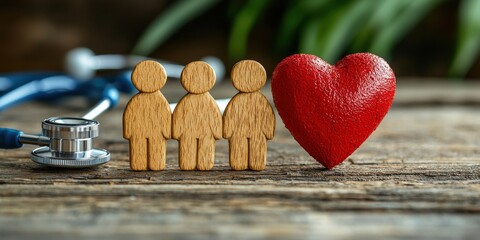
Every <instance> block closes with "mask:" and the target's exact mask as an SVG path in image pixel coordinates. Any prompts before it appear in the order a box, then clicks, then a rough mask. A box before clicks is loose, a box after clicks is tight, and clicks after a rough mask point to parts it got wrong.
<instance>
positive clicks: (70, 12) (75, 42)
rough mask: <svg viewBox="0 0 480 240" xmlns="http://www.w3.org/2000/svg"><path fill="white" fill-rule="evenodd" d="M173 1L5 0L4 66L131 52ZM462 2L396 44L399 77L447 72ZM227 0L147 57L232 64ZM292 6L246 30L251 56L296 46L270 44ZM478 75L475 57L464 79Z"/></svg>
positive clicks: (0, 9)
mask: <svg viewBox="0 0 480 240" xmlns="http://www.w3.org/2000/svg"><path fill="white" fill-rule="evenodd" d="M171 4H172V3H171V2H169V1H154V0H142V1H138V0H137V1H134V0H124V1H114V0H102V1H93V0H89V1H78V0H77V1H63V0H44V1H34V0H22V1H15V0H8V1H1V2H0V72H1V73H4V72H13V71H29V70H55V71H61V70H62V69H63V67H62V66H63V63H62V61H63V57H64V55H65V53H66V52H67V51H68V50H70V49H72V48H75V47H79V46H84V47H88V48H91V49H92V50H93V51H94V52H95V53H97V54H110V53H121V54H128V53H130V52H131V51H132V48H133V46H134V45H135V43H136V42H137V40H138V39H139V37H140V36H141V34H142V33H143V31H144V30H145V29H146V27H147V26H148V25H149V23H150V22H151V21H152V20H153V19H155V17H156V16H158V15H159V14H161V13H162V11H165V9H167V8H168V7H169V6H170V5H171ZM458 5H459V2H458V1H446V2H445V3H443V4H441V5H439V6H438V7H436V8H435V9H434V10H433V11H431V12H430V13H429V14H428V15H427V17H425V18H424V19H423V20H421V21H420V22H419V23H418V24H417V25H416V26H415V28H414V29H413V30H412V31H410V32H409V33H408V34H407V36H406V37H404V38H403V39H401V41H400V42H399V44H397V45H396V47H395V49H394V51H393V54H392V58H391V59H387V60H388V61H389V62H390V63H391V65H392V68H393V69H394V70H395V72H396V74H397V75H398V76H400V77H402V76H403V77H406V76H415V77H425V78H445V79H446V78H447V76H448V74H447V73H448V67H449V65H450V64H451V62H452V58H453V54H454V50H455V49H454V48H455V41H456V37H457V31H458V29H457V28H458V27H457V21H458V20H457V19H458ZM231 7H232V5H231V3H230V2H226V1H224V2H221V3H219V4H217V5H215V7H213V8H212V9H209V10H208V11H207V12H206V13H204V14H202V15H201V16H200V17H198V18H195V20H193V21H190V22H188V23H187V24H186V25H185V26H183V27H181V28H180V30H178V31H177V32H175V33H174V34H173V35H172V36H170V37H169V38H168V40H167V41H166V42H164V43H163V44H162V45H161V46H160V47H159V48H157V49H156V50H155V51H154V53H153V54H151V55H150V56H152V57H156V58H162V59H166V60H170V61H175V62H178V63H188V62H189V61H193V60H198V59H200V58H201V57H204V56H207V55H215V56H218V57H220V58H221V59H223V60H224V61H225V62H226V63H227V68H228V69H229V68H230V67H231V66H232V64H233V63H234V61H233V60H230V59H229V57H228V53H227V48H228V37H229V33H230V29H231V25H232V16H231V15H229V8H231ZM287 7H288V4H286V3H285V2H284V1H276V2H275V4H274V5H273V6H271V7H269V8H268V9H267V10H266V11H265V12H264V13H262V15H261V17H260V19H259V21H258V22H257V23H256V24H255V26H254V28H253V29H252V32H251V33H250V35H249V44H248V50H247V54H246V58H250V59H255V60H257V61H260V62H261V63H262V64H264V66H265V68H266V69H267V71H268V72H270V73H271V71H272V70H273V68H274V67H275V64H276V63H278V62H279V61H280V60H281V59H282V58H284V57H286V56H287V55H289V54H293V53H296V52H297V50H296V49H295V48H292V49H285V51H283V52H282V53H279V52H278V51H276V50H275V49H274V48H273V47H272V42H273V41H274V40H275V39H274V38H275V37H276V28H275V27H273V25H275V24H276V23H277V22H278V21H280V18H281V14H278V13H281V12H282V11H284V10H285V8H287ZM479 77H480V61H479V59H478V58H477V60H476V61H475V63H474V65H473V67H472V68H471V69H470V70H469V72H468V74H467V75H466V78H468V79H475V78H479Z"/></svg>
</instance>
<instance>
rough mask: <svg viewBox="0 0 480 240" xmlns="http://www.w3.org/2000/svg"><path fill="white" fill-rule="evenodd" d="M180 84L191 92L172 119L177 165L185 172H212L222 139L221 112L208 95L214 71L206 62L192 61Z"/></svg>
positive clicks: (182, 101) (213, 80)
mask: <svg viewBox="0 0 480 240" xmlns="http://www.w3.org/2000/svg"><path fill="white" fill-rule="evenodd" d="M180 82H181V84H182V86H183V88H184V89H185V90H186V91H187V92H188V93H187V94H186V95H185V96H183V97H182V99H181V100H180V101H179V102H178V104H177V106H176V107H175V110H174V111H173V116H172V138H174V139H177V140H178V146H179V147H178V148H179V149H178V165H179V167H180V169H182V170H210V169H212V168H213V165H214V163H215V141H216V140H218V139H220V138H222V113H221V112H220V109H219V107H218V106H217V104H216V103H215V100H214V99H213V97H212V95H210V93H209V91H210V89H211V88H212V87H213V85H214V84H215V72H214V71H213V68H212V67H211V66H210V65H208V64H207V63H206V62H202V61H196V62H191V63H189V64H187V65H186V66H185V68H184V69H183V71H182V75H181V79H180Z"/></svg>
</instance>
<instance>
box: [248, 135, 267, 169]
mask: <svg viewBox="0 0 480 240" xmlns="http://www.w3.org/2000/svg"><path fill="white" fill-rule="evenodd" d="M248 144H249V153H248V154H249V158H248V159H249V162H248V165H249V167H250V169H251V170H256V171H260V170H263V169H265V165H266V163H267V139H266V138H265V136H255V137H252V138H250V139H249V143H248Z"/></svg>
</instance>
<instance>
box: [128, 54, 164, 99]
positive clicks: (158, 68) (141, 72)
mask: <svg viewBox="0 0 480 240" xmlns="http://www.w3.org/2000/svg"><path fill="white" fill-rule="evenodd" d="M166 81H167V73H166V72H165V68H163V66H162V64H160V63H159V62H156V61H151V60H146V61H142V62H140V63H138V64H137V65H136V66H135V68H134V69H133V72H132V83H133V85H134V86H135V88H137V89H138V91H140V92H146V93H149V92H155V91H158V90H160V89H161V88H162V87H163V86H164V85H165V82H166Z"/></svg>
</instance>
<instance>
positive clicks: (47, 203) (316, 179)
mask: <svg viewBox="0 0 480 240" xmlns="http://www.w3.org/2000/svg"><path fill="white" fill-rule="evenodd" d="M169 84H170V83H169ZM174 84H176V83H174ZM227 85H228V84H225V85H222V86H220V89H223V90H222V91H220V93H219V95H217V97H225V95H228V94H229V92H232V94H234V93H235V89H233V87H228V86H227ZM170 87H171V86H170ZM174 87H175V86H174ZM178 87H179V86H178ZM166 88H167V89H168V88H169V87H168V86H167V87H166ZM409 88H410V86H409V87H405V88H403V87H402V85H400V87H399V90H398V91H399V92H402V94H404V96H408V93H403V92H408V91H409V90H408V89H409ZM411 88H414V87H411ZM402 89H406V90H402ZM424 90H425V88H424ZM476 90H477V91H478V90H480V88H478V89H476ZM415 91H417V90H415ZM425 91H426V90H425ZM462 91H463V90H462ZM466 91H467V90H466ZM468 91H470V90H468ZM472 91H473V90H472ZM265 92H266V91H265ZM178 93H180V92H175V93H165V95H166V97H167V99H169V100H171V99H174V98H175V97H176V96H178ZM212 93H213V91H212ZM181 94H183V93H181ZM398 97H399V99H398V100H397V103H396V105H394V107H393V108H392V111H391V112H390V113H389V114H388V115H387V117H386V118H385V120H384V122H382V124H381V125H380V127H379V128H378V130H377V131H376V132H375V133H374V134H373V135H372V136H371V137H370V138H369V139H368V140H367V142H365V144H364V145H362V146H361V148H360V149H358V150H357V151H356V152H355V153H354V154H353V155H352V156H351V157H350V158H349V159H347V160H346V161H345V162H344V163H342V164H340V165H339V166H337V167H336V168H334V169H333V170H325V169H324V168H323V167H321V166H320V165H319V164H317V163H316V162H315V161H314V160H313V159H312V158H311V157H310V156H308V154H307V153H305V151H304V150H303V149H302V148H301V147H300V146H298V144H297V143H296V142H295V141H293V138H292V137H291V136H290V134H289V133H288V131H286V129H285V128H284V127H283V124H282V122H281V121H280V118H278V119H279V121H277V132H276V136H275V138H274V140H272V141H270V142H269V152H268V156H267V158H268V161H267V167H266V169H265V170H264V171H262V172H254V171H242V172H238V171H231V170H230V167H229V162H228V151H227V149H228V143H227V141H226V140H220V141H218V143H217V146H216V149H217V151H216V162H215V166H214V168H213V170H212V171H209V172H197V171H193V172H190V171H189V172H185V171H180V170H179V169H178V163H177V147H178V146H177V143H176V142H175V141H168V144H167V165H166V170H165V171H161V172H151V171H148V172H134V171H131V170H130V169H129V161H128V154H127V153H128V142H127V141H126V140H123V139H122V133H121V131H120V127H121V117H122V112H123V109H121V108H119V109H115V110H113V111H112V112H109V113H107V114H105V115H103V116H101V117H100V118H99V119H98V120H99V121H100V122H101V124H102V125H101V137H100V138H99V139H98V141H97V143H96V145H97V146H99V147H103V148H107V149H109V150H110V151H111V153H112V160H111V161H110V162H109V163H108V164H107V165H103V166H100V167H98V168H93V169H83V170H82V169H79V170H61V169H53V168H48V167H43V166H40V165H37V164H35V163H33V162H31V161H30V160H29V158H28V151H29V150H31V149H33V148H32V147H26V149H21V150H9V151H3V150H2V151H0V159H1V161H0V173H1V174H0V232H1V233H2V239H8V238H14V237H20V238H23V239H31V238H32V237H35V238H36V239H52V238H55V237H58V236H68V237H69V238H73V239H80V238H92V237H96V238H98V237H102V238H108V239H110V238H111V239H127V238H131V237H133V236H137V237H138V236H142V237H145V238H152V239H153V238H155V239H157V238H158V237H159V236H162V237H167V238H169V237H170V238H173V237H179V238H186V239H189V238H193V237H198V238H206V239H211V238H218V239H224V238H227V237H228V238H233V239H235V238H240V237H241V236H243V237H252V238H275V239H278V238H280V239H281V238H298V239H309V238H314V239H317V238H318V236H322V237H331V238H353V237H354V238H356V239H375V238H380V239H383V238H387V237H389V238H398V239H405V238H411V237H417V238H421V239H451V238H465V239H475V238H477V237H478V234H480V229H479V228H478V226H479V225H480V151H479V146H480V138H479V137H478V136H479V133H478V132H479V130H480V121H478V119H480V111H478V107H477V106H476V102H477V100H476V99H473V100H471V99H470V100H468V101H470V102H473V103H475V104H466V105H464V103H465V102H466V101H465V100H464V99H467V98H469V97H472V96H468V95H466V97H465V98H464V99H463V100H462V98H461V97H460V96H458V99H457V100H452V101H450V102H443V103H441V104H440V105H438V104H437V103H435V101H436V100H431V99H430V100H425V101H424V100H419V101H418V102H419V103H421V104H420V105H419V106H416V105H414V104H413V102H409V100H408V99H405V100H404V99H402V97H400V94H399V96H398ZM126 101H127V98H126V97H125V98H124V99H122V102H121V105H122V106H124V104H125V103H126ZM402 101H403V103H402V104H400V103H401V102H402ZM77 103H78V102H76V101H73V102H65V103H64V104H65V106H64V108H53V107H52V108H50V107H48V106H47V105H44V104H39V103H32V104H27V105H23V106H20V107H18V108H16V109H11V110H8V111H6V112H4V113H2V114H1V115H0V125H1V126H2V127H18V128H22V129H24V130H25V131H29V132H35V131H38V129H39V127H40V126H39V125H40V124H39V120H40V119H42V118H45V117H48V116H52V115H55V114H54V113H55V112H58V111H63V112H65V113H66V114H65V115H74V113H76V112H77V111H78V110H80V111H81V109H80V108H79V107H78V106H76V104H77ZM479 103H480V101H479ZM432 104H433V105H432ZM72 106H73V108H72ZM27 112H28V113H29V114H25V113H27ZM78 115H80V114H77V116H78ZM137 234H138V235H137ZM232 235H233V236H234V237H231V236H232ZM314 235H317V237H313V236H314ZM3 236H4V237H5V238H4V237H3Z"/></svg>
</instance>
